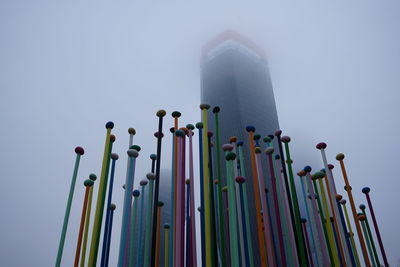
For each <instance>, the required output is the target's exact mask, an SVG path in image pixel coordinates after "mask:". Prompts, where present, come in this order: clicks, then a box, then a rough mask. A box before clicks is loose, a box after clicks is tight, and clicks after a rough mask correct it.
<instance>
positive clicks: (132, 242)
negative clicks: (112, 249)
mask: <svg viewBox="0 0 400 267" xmlns="http://www.w3.org/2000/svg"><path fill="white" fill-rule="evenodd" d="M132 195H133V205H132V212H131V220H130V224H131V227H130V228H131V231H130V233H129V234H130V241H129V243H130V245H129V251H128V254H129V257H128V259H129V261H128V262H127V263H129V265H128V266H130V267H133V266H134V263H135V262H136V260H137V258H138V256H139V255H138V254H137V253H136V252H137V250H136V248H135V241H136V240H135V237H137V233H138V231H137V225H138V223H137V217H138V216H137V206H138V202H139V200H138V197H139V196H140V191H139V190H133V192H132ZM126 265H127V264H125V266H126Z"/></svg>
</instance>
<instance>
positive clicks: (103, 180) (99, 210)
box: [88, 121, 114, 266]
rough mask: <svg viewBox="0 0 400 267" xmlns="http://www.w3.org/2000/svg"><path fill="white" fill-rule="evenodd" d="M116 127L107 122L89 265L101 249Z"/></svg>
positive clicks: (92, 264) (93, 264)
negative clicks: (111, 147) (110, 161)
mask: <svg viewBox="0 0 400 267" xmlns="http://www.w3.org/2000/svg"><path fill="white" fill-rule="evenodd" d="M112 128H114V123H113V122H111V121H109V122H107V123H106V129H107V135H106V142H105V145H104V154H103V162H102V166H101V174H100V185H99V192H98V194H97V203H96V212H95V215H94V221H93V230H92V241H91V244H90V252H89V262H88V265H89V266H96V262H97V252H98V250H99V241H100V231H101V224H102V219H103V212H104V201H105V195H106V186H107V180H108V163H109V158H110V154H111V151H110V142H111V140H110V135H111V129H112Z"/></svg>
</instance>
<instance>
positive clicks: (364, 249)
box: [336, 153, 371, 266]
mask: <svg viewBox="0 0 400 267" xmlns="http://www.w3.org/2000/svg"><path fill="white" fill-rule="evenodd" d="M343 159H344V154H341V153H340V154H338V155H337V156H336V160H338V161H339V163H340V168H341V169H342V174H343V179H344V182H345V184H346V191H347V195H348V196H349V201H350V206H351V211H352V213H353V219H354V224H355V225H356V229H357V234H358V239H359V241H360V246H361V249H362V253H363V256H364V262H365V265H367V266H370V265H371V262H370V260H369V257H368V253H367V248H366V246H365V241H364V237H363V234H362V232H361V227H360V224H359V221H358V217H357V211H356V206H355V204H354V200H353V194H352V193H351V187H350V184H349V180H348V178H347V173H346V169H345V166H344V162H343Z"/></svg>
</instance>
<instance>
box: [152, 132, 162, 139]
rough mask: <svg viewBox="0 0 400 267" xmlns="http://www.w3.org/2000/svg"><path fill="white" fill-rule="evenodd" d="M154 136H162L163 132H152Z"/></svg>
mask: <svg viewBox="0 0 400 267" xmlns="http://www.w3.org/2000/svg"><path fill="white" fill-rule="evenodd" d="M154 137H155V138H158V137H160V138H163V137H164V134H163V133H161V132H155V133H154Z"/></svg>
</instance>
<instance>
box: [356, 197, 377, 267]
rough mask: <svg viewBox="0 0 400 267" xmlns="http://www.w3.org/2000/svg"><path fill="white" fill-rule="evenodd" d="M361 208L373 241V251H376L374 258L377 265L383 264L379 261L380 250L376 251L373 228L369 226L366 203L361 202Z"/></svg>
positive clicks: (369, 235)
mask: <svg viewBox="0 0 400 267" xmlns="http://www.w3.org/2000/svg"><path fill="white" fill-rule="evenodd" d="M359 208H360V210H361V211H362V214H363V215H364V216H365V226H366V227H367V232H368V237H369V240H370V242H371V247H372V251H373V252H374V258H375V262H376V265H377V266H381V263H380V262H379V257H378V252H377V251H376V247H375V242H374V237H373V236H372V233H371V228H370V227H369V223H368V218H367V213H366V212H365V209H366V207H365V205H364V204H361V205H360V206H359Z"/></svg>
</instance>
